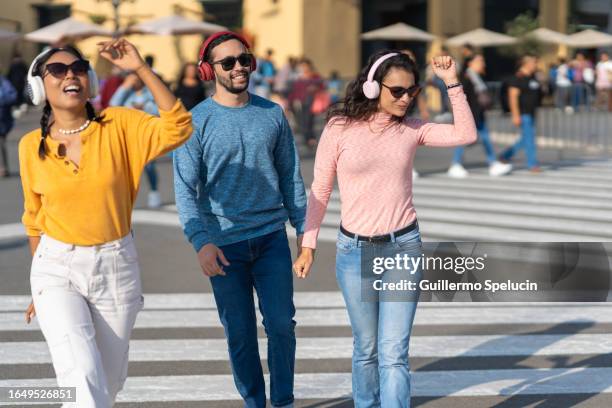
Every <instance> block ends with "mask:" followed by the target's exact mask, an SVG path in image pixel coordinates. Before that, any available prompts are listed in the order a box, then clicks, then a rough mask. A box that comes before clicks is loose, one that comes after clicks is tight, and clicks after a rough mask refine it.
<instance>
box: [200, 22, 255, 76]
mask: <svg viewBox="0 0 612 408" xmlns="http://www.w3.org/2000/svg"><path fill="white" fill-rule="evenodd" d="M222 35H231V36H232V37H234V39H236V40H238V41H240V42H241V43H242V44H243V45H244V46H245V47H246V49H247V50H248V49H250V48H251V47H250V46H249V43H248V42H247V40H246V39H245V38H244V37H243V36H241V35H240V34H236V33H234V32H232V31H220V32H218V33H215V34H213V35H211V36H210V37H208V38H207V39H206V41H204V43H203V44H202V47H200V54H199V59H198V72H199V73H200V78H202V80H203V81H212V80H213V79H215V70H214V69H213V66H212V65H210V63H209V62H208V61H204V56H205V55H206V51H207V50H208V46H209V45H210V43H212V42H213V41H215V40H216V39H217V38H219V37H221V36H222ZM256 69H257V61H256V59H255V58H253V62H252V63H251V72H254V71H255V70H256Z"/></svg>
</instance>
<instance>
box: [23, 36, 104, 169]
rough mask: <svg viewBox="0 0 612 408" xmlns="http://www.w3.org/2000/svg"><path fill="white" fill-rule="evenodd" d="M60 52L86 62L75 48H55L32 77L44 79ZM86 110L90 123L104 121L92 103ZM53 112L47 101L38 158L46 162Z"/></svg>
mask: <svg viewBox="0 0 612 408" xmlns="http://www.w3.org/2000/svg"><path fill="white" fill-rule="evenodd" d="M60 51H64V52H68V53H70V54H72V55H74V56H75V57H77V58H78V59H80V60H85V58H83V55H82V54H81V53H80V52H79V50H77V49H76V48H75V47H73V46H67V47H61V48H53V49H51V50H49V51H48V52H47V53H46V54H45V55H43V56H42V57H40V59H39V60H38V61H36V66H35V67H34V69H33V70H32V75H34V76H36V75H38V76H40V77H42V74H43V72H44V66H45V63H46V62H47V61H48V60H49V58H51V56H52V55H53V54H55V53H57V52H60ZM85 109H86V111H87V119H89V120H90V121H93V122H98V123H99V122H101V121H102V119H104V115H98V114H97V113H96V110H95V109H94V107H93V105H92V104H91V102H89V101H87V102H86V103H85ZM52 112H53V109H52V108H51V104H49V101H48V100H47V101H46V102H45V107H44V108H43V114H42V117H41V118H40V130H41V134H40V144H39V145H38V157H39V158H40V159H41V160H44V159H45V156H46V155H47V147H46V144H45V140H46V138H47V136H49V133H50V124H49V119H50V117H51V113H52Z"/></svg>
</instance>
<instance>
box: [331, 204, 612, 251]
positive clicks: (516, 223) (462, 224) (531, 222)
mask: <svg viewBox="0 0 612 408" xmlns="http://www.w3.org/2000/svg"><path fill="white" fill-rule="evenodd" d="M417 217H418V220H419V227H420V232H421V234H422V235H423V239H424V240H428V239H431V238H430V237H435V238H443V240H448V241H453V240H468V241H483V240H486V239H483V237H496V240H497V241H500V242H501V241H527V242H528V241H536V242H537V241H539V242H586V241H591V242H601V241H609V240H610V238H611V237H612V230H610V229H609V228H606V225H602V224H592V225H589V224H586V227H585V228H581V227H582V226H583V225H585V224H583V223H581V222H578V221H576V222H574V223H568V225H567V227H565V226H564V225H563V224H565V222H564V223H559V221H554V220H552V219H542V218H538V217H532V218H527V216H521V215H501V214H491V213H489V214H483V213H472V212H469V211H463V212H460V211H454V212H452V213H449V212H448V211H443V210H440V211H437V210H432V209H427V208H419V207H417ZM323 222H324V225H325V226H326V227H327V228H329V229H333V230H334V231H336V234H337V228H338V226H339V225H340V216H339V215H338V214H334V213H327V214H326V215H325V218H324V219H323ZM585 223H586V222H585ZM589 226H591V227H592V228H589ZM545 228H551V229H553V231H549V230H546V229H545ZM500 229H501V230H502V231H503V233H500ZM334 237H335V235H334ZM489 240H490V239H489Z"/></svg>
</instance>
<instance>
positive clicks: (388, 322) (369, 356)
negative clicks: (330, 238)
mask: <svg viewBox="0 0 612 408" xmlns="http://www.w3.org/2000/svg"><path fill="white" fill-rule="evenodd" d="M364 245H376V246H380V247H382V246H384V247H387V249H392V250H393V252H394V253H399V254H403V253H407V254H409V255H413V256H420V255H421V251H422V250H421V238H420V233H419V230H418V228H417V229H415V230H413V231H412V232H410V233H408V234H405V235H402V236H400V237H397V238H395V239H394V240H393V241H392V242H387V243H379V244H369V243H364V242H362V241H357V239H356V238H349V237H347V236H346V235H344V234H342V233H341V232H340V233H338V241H337V244H336V247H337V251H336V278H337V279H338V284H339V286H340V289H341V290H342V296H343V297H344V301H345V303H346V307H347V310H348V314H349V319H350V322H351V328H352V331H353V363H352V369H353V401H354V404H355V407H356V408H365V407H367V408H372V407H381V406H382V407H384V408H396V407H397V408H400V407H401V408H407V407H410V365H409V362H408V348H409V342H410V333H411V331H412V323H413V321H414V315H415V312H416V307H417V302H416V301H413V302H408V301H401V302H400V301H393V302H384V301H380V302H365V301H362V300H361V295H362V271H361V256H362V252H361V251H362V247H363V246H364ZM386 273H388V272H385V273H384V274H386ZM383 276H384V275H383ZM421 278H422V270H421V269H419V270H418V271H417V273H416V274H415V277H414V278H413V279H414V280H417V281H419V280H420V279H421Z"/></svg>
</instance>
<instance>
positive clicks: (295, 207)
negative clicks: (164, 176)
mask: <svg viewBox="0 0 612 408" xmlns="http://www.w3.org/2000/svg"><path fill="white" fill-rule="evenodd" d="M191 114H192V120H193V129H194V131H193V134H192V135H191V138H190V139H189V141H187V143H185V144H184V145H183V146H181V147H180V148H179V149H177V150H176V151H175V152H174V189H175V194H176V205H177V209H178V213H179V218H180V221H181V224H182V226H183V231H184V232H185V235H186V236H187V238H188V239H189V242H191V244H192V245H193V247H194V248H195V250H196V251H199V250H200V249H201V248H202V247H203V246H204V245H206V244H208V243H213V244H215V245H216V246H222V245H228V244H232V243H235V242H239V241H244V240H246V239H250V238H255V237H259V236H262V235H265V234H268V233H271V232H274V231H277V230H279V229H282V228H284V225H285V223H286V222H287V220H289V221H290V223H291V225H292V226H293V227H294V228H295V229H296V233H297V234H302V233H303V232H304V219H305V216H306V192H305V190H304V182H303V180H302V175H301V173H300V161H299V156H298V154H297V149H296V147H295V142H294V140H293V134H292V132H291V128H290V127H289V123H288V122H287V119H286V118H285V115H284V113H283V110H282V109H281V107H280V106H279V105H277V104H275V103H273V102H270V101H268V100H267V99H264V98H261V97H259V96H256V95H252V94H249V102H248V103H247V104H246V105H245V106H242V107H238V108H232V107H227V106H223V105H220V104H218V103H217V102H215V101H214V100H213V99H212V98H208V99H205V100H204V101H202V102H201V103H199V104H198V105H196V106H195V107H194V108H193V109H192V110H191Z"/></svg>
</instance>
